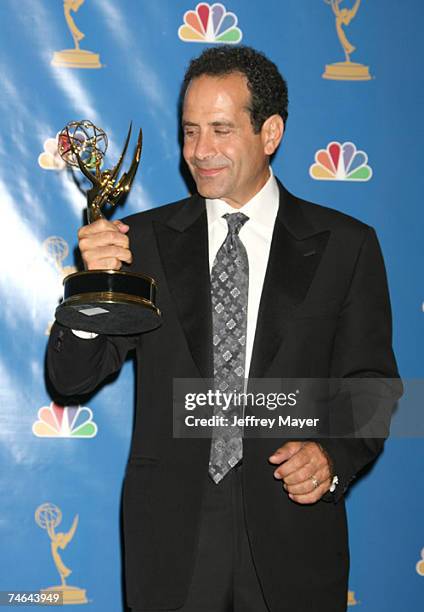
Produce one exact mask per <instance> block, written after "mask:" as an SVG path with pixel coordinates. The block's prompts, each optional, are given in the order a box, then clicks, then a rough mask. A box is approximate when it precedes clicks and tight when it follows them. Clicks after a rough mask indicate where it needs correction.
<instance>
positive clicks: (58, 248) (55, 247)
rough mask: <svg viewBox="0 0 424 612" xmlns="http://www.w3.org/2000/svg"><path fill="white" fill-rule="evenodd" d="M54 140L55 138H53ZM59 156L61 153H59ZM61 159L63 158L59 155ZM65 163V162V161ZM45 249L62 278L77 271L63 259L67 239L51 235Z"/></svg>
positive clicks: (49, 327) (44, 245) (48, 331)
mask: <svg viewBox="0 0 424 612" xmlns="http://www.w3.org/2000/svg"><path fill="white" fill-rule="evenodd" d="M51 140H53V139H51ZM56 150H57V144H56ZM57 157H59V155H57ZM59 159H60V161H62V159H61V158H60V157H59ZM63 163H65V162H63ZM43 250H44V252H45V254H46V257H47V259H48V260H49V261H50V262H51V263H52V264H53V265H54V267H55V269H56V271H57V273H58V275H59V276H60V279H61V280H62V281H63V279H64V278H66V277H67V276H69V275H70V274H74V273H75V272H77V269H76V267H75V266H64V265H63V263H62V262H63V261H64V260H65V259H66V258H67V257H68V255H69V247H68V243H67V242H66V240H64V239H63V238H62V237H61V236H49V237H48V238H46V240H45V241H44V242H43ZM52 325H53V321H50V322H49V323H48V324H47V328H46V332H45V333H46V336H48V335H49V334H50V330H51V327H52Z"/></svg>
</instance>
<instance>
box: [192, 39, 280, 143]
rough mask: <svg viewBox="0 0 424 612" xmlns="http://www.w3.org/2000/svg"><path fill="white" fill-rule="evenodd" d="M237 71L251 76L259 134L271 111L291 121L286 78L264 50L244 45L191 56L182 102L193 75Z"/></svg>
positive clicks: (253, 111) (253, 113)
mask: <svg viewBox="0 0 424 612" xmlns="http://www.w3.org/2000/svg"><path fill="white" fill-rule="evenodd" d="M235 72H240V73H241V74H243V75H244V76H245V77H246V79H247V86H248V88H249V90H250V93H251V101H250V106H249V112H250V120H251V122H252V126H253V131H254V132H255V133H256V134H258V133H259V132H260V131H261V128H262V125H263V123H264V121H265V120H266V119H268V117H271V115H280V116H281V117H282V118H283V121H284V123H285V122H286V121H287V117H288V109H287V107H288V91H287V83H286V81H285V79H284V78H283V77H282V75H281V74H280V72H279V70H278V68H277V66H276V65H275V64H274V63H273V62H271V60H269V59H268V58H267V57H266V56H265V55H264V54H263V53H261V52H260V51H256V49H252V47H246V46H243V45H240V46H232V45H223V46H220V47H211V48H209V49H205V51H203V53H201V54H200V55H199V57H196V58H194V59H193V60H191V62H190V64H189V66H188V68H187V71H186V73H185V75H184V81H183V84H182V88H181V103H183V102H184V96H185V94H186V91H187V88H188V86H189V83H190V81H192V80H193V79H196V78H197V77H200V76H202V75H208V76H225V75H228V74H233V73H235Z"/></svg>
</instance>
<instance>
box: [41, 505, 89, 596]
mask: <svg viewBox="0 0 424 612" xmlns="http://www.w3.org/2000/svg"><path fill="white" fill-rule="evenodd" d="M35 522H36V523H37V525H38V526H39V527H41V529H45V530H46V531H47V533H48V536H49V538H50V548H51V553H52V557H53V561H54V564H55V565H56V569H57V571H58V572H59V576H60V584H59V585H57V586H52V587H47V588H46V589H40V592H41V593H45V594H48V593H52V592H54V593H60V594H61V595H62V597H63V604H86V603H88V600H87V595H86V590H85V589H81V588H80V587H76V586H70V585H68V584H66V578H68V576H69V575H70V574H72V570H71V569H69V567H66V565H65V564H64V563H63V561H62V558H61V556H60V554H59V548H61V549H62V550H65V548H66V547H67V546H68V544H69V542H70V541H71V540H72V538H73V537H74V535H75V531H76V529H77V526H78V514H77V515H76V516H75V517H74V520H73V523H72V526H71V528H70V530H69V531H68V532H67V533H63V532H59V533H58V532H56V527H57V526H58V525H60V523H61V522H62V512H61V510H60V508H58V507H57V506H55V505H54V504H50V503H45V504H42V505H41V506H38V508H37V509H36V511H35Z"/></svg>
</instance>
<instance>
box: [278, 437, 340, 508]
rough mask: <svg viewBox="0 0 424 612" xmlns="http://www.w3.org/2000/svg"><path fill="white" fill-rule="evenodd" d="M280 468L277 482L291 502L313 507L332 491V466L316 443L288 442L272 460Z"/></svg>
mask: <svg viewBox="0 0 424 612" xmlns="http://www.w3.org/2000/svg"><path fill="white" fill-rule="evenodd" d="M269 461H270V463H272V464H274V465H278V467H277V469H276V470H275V471H274V478H277V479H278V480H282V482H283V487H284V489H285V490H286V491H287V493H288V495H289V497H290V499H292V500H293V501H295V502H297V503H299V504H313V503H315V502H317V501H318V500H319V499H321V497H322V496H323V495H324V494H325V493H326V492H327V491H328V490H329V488H330V485H331V481H332V477H333V475H332V465H331V462H330V459H329V457H328V455H327V454H326V453H325V451H324V450H323V448H322V447H321V446H320V445H319V444H318V443H317V442H300V441H290V442H286V443H285V444H283V446H281V447H280V448H278V449H277V450H276V451H275V453H274V454H273V455H272V456H271V457H269Z"/></svg>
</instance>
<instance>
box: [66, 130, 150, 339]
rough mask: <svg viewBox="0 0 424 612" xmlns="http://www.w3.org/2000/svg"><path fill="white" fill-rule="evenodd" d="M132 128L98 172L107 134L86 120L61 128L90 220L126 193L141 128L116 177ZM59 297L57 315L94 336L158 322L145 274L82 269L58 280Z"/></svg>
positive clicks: (129, 331) (137, 159)
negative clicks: (82, 183)
mask: <svg viewBox="0 0 424 612" xmlns="http://www.w3.org/2000/svg"><path fill="white" fill-rule="evenodd" d="M130 136H131V126H130V129H129V131H128V135H127V139H126V141H125V145H124V148H123V151H122V153H121V156H120V158H119V160H118V162H117V164H116V165H115V166H114V168H112V169H111V170H108V169H106V170H101V166H102V162H103V158H104V155H105V152H106V149H107V136H106V133H105V132H104V131H103V130H101V129H99V128H97V127H96V126H95V125H93V124H92V123H91V122H90V121H86V120H84V121H71V122H70V123H68V125H67V126H66V127H65V128H64V129H63V130H62V131H61V133H60V134H59V139H58V150H59V153H60V155H61V157H62V158H63V159H64V160H65V162H66V163H67V164H69V165H70V166H75V167H78V168H79V169H80V170H81V172H82V173H83V174H84V176H85V177H86V178H87V179H88V180H89V182H90V183H91V185H92V186H91V188H90V189H89V190H88V191H87V194H86V196H87V219H88V222H89V223H92V222H93V221H96V220H97V219H101V218H102V217H103V214H102V208H103V207H104V206H105V205H106V204H110V205H112V206H115V205H116V204H118V203H119V202H120V201H121V200H122V199H123V198H124V197H125V196H126V195H127V194H128V192H129V191H130V189H131V185H132V183H133V181H134V178H135V175H136V172H137V169H138V165H139V162H140V155H141V142H142V134H141V130H140V132H139V135H138V142H137V146H136V150H135V154H134V157H133V160H132V162H131V165H130V168H129V170H128V172H125V173H123V175H122V177H121V178H118V175H119V172H120V169H121V166H122V162H123V159H124V156H125V153H126V151H127V148H128V143H129V140H130ZM63 285H64V298H63V301H62V303H61V304H60V305H59V306H58V307H57V309H56V319H57V321H58V322H59V323H61V324H62V325H64V326H65V327H70V328H71V329H76V330H81V331H89V332H95V333H97V334H111V335H114V334H116V335H126V334H137V333H141V332H145V331H150V330H151V329H154V328H155V327H158V326H159V325H160V323H161V315H160V311H159V309H158V308H157V307H156V306H155V294H156V282H155V281H154V279H153V278H150V277H149V276H146V275H144V274H135V273H133V272H126V271H123V270H86V271H84V272H75V273H74V274H70V275H68V276H66V278H65V279H64V280H63Z"/></svg>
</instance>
